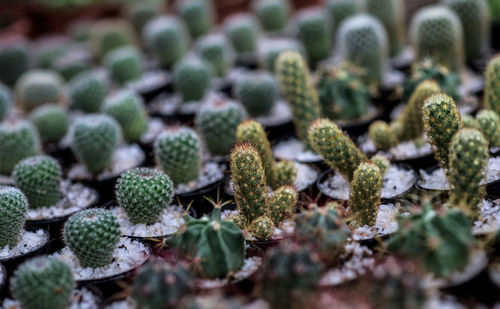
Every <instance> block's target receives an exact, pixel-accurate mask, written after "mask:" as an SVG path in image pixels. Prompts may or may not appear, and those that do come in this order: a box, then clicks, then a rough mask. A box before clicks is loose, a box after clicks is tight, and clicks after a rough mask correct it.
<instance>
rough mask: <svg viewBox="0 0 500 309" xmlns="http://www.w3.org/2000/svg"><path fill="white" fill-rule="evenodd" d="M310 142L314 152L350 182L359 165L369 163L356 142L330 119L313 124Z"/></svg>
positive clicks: (310, 131)
mask: <svg viewBox="0 0 500 309" xmlns="http://www.w3.org/2000/svg"><path fill="white" fill-rule="evenodd" d="M309 142H310V143H311V145H312V147H313V149H314V151H316V152H317V153H318V154H320V155H321V156H323V158H324V160H325V162H326V163H327V164H328V165H330V167H331V168H332V169H334V170H336V171H337V172H339V173H340V174H341V175H342V176H344V178H345V179H347V180H348V181H351V180H352V179H353V175H354V171H355V170H356V169H357V168H358V166H359V164H360V163H362V162H365V161H368V158H367V157H366V156H365V155H364V154H363V153H362V152H361V150H359V148H358V147H356V145H355V144H354V142H353V141H352V140H351V139H350V138H349V137H348V136H347V135H345V134H344V133H343V132H342V130H341V129H340V128H339V127H338V126H337V125H336V124H335V123H334V122H332V121H330V120H328V119H318V120H316V121H314V122H313V123H312V124H311V126H310V127H309Z"/></svg>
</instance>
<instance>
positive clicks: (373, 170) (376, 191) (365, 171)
mask: <svg viewBox="0 0 500 309" xmlns="http://www.w3.org/2000/svg"><path fill="white" fill-rule="evenodd" d="M382 178H383V175H382V173H381V172H380V169H379V168H378V166H377V165H376V164H374V163H372V162H363V163H361V164H360V165H359V167H358V168H357V169H356V170H355V171H354V176H353V178H352V182H351V190H350V192H349V212H350V214H351V215H352V216H353V225H354V226H364V225H375V222H376V220H377V214H378V208H379V206H380V193H381V192H382Z"/></svg>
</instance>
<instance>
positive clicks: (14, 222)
mask: <svg viewBox="0 0 500 309" xmlns="http://www.w3.org/2000/svg"><path fill="white" fill-rule="evenodd" d="M27 212H28V199H27V198H26V196H25V195H24V193H23V192H21V190H19V189H17V188H13V187H8V186H0V248H4V247H5V246H9V247H10V248H14V247H15V246H16V245H17V243H18V242H19V238H20V237H21V232H22V230H23V228H24V223H25V222H26V213H27Z"/></svg>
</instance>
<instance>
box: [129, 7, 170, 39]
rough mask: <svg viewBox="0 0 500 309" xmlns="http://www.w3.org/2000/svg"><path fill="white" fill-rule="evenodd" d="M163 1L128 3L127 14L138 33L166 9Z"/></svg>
mask: <svg viewBox="0 0 500 309" xmlns="http://www.w3.org/2000/svg"><path fill="white" fill-rule="evenodd" d="M164 6H165V5H164V3H163V1H158V0H148V1H140V2H138V1H135V2H131V3H127V6H126V9H125V14H126V16H127V18H128V19H129V20H130V22H131V23H132V25H133V26H134V29H135V31H136V33H139V34H141V33H142V31H143V30H144V27H145V26H146V24H147V23H148V22H149V21H151V20H153V19H154V18H156V17H158V16H159V15H160V14H161V13H162V12H163V11H164V9H165V7H164Z"/></svg>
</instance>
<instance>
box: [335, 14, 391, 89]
mask: <svg viewBox="0 0 500 309" xmlns="http://www.w3.org/2000/svg"><path fill="white" fill-rule="evenodd" d="M387 40H388V39H387V33H386V31H385V29H384V26H383V25H382V24H381V23H380V22H379V21H378V20H377V19H375V18H374V17H372V16H369V15H364V14H358V15H355V16H352V17H350V18H348V19H347V20H345V22H343V23H342V25H341V26H340V29H339V32H338V35H337V46H338V48H339V52H340V56H341V57H342V59H343V60H344V61H347V62H350V63H353V64H355V65H357V66H359V67H360V68H361V69H363V70H364V71H365V74H364V76H363V80H364V81H365V82H366V83H368V84H377V85H378V84H380V83H382V81H383V76H384V70H385V66H386V62H387V57H388V54H389V47H388V44H389V43H388V41H387Z"/></svg>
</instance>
